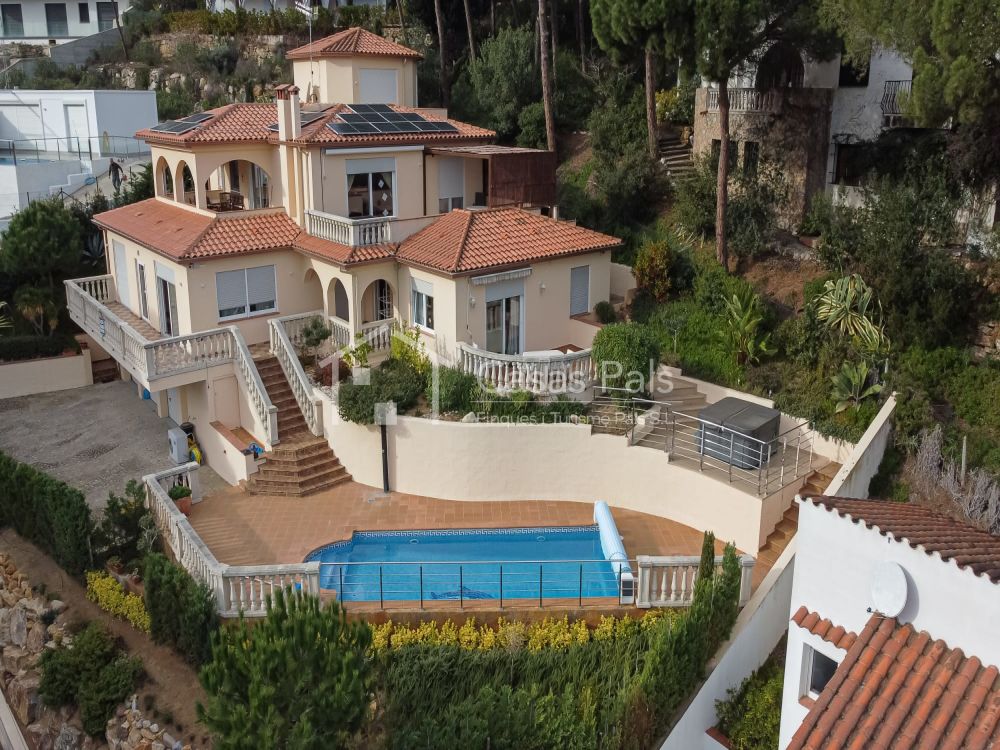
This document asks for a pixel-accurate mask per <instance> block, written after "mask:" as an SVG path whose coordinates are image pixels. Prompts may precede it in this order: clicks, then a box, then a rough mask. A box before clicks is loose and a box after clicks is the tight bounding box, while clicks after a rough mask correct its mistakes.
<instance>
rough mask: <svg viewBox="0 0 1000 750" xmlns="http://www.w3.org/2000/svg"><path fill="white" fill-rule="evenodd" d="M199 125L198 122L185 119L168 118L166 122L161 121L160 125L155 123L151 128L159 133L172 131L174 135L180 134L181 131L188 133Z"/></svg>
mask: <svg viewBox="0 0 1000 750" xmlns="http://www.w3.org/2000/svg"><path fill="white" fill-rule="evenodd" d="M197 126H198V123H196V122H184V121H183V120H167V121H166V122H161V123H160V124H159V125H154V126H153V127H151V128H150V130H154V131H156V132H157V133H172V134H174V135H179V134H181V133H186V132H187V131H189V130H193V129H194V128H196V127H197Z"/></svg>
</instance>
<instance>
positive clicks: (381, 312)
mask: <svg viewBox="0 0 1000 750" xmlns="http://www.w3.org/2000/svg"><path fill="white" fill-rule="evenodd" d="M393 297H394V295H393V292H392V285H391V284H390V283H389V282H388V281H386V280H385V279H375V281H373V282H372V283H371V284H369V285H368V287H367V288H366V289H365V292H364V294H362V295H361V325H362V326H364V325H365V324H367V323H384V322H386V321H390V320H392V319H393Z"/></svg>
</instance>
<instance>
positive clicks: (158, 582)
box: [143, 554, 219, 664]
mask: <svg viewBox="0 0 1000 750" xmlns="http://www.w3.org/2000/svg"><path fill="white" fill-rule="evenodd" d="M143 582H144V584H145V591H144V593H145V602H146V610H147V611H148V612H149V618H150V633H151V634H152V636H153V640H155V641H156V642H157V643H166V644H168V645H170V646H172V647H173V648H174V649H176V650H177V651H178V652H179V653H180V654H181V655H182V656H183V657H184V658H185V659H187V660H188V661H189V662H191V663H192V664H203V663H204V662H205V661H207V660H208V658H209V656H210V655H211V652H212V646H211V644H212V641H211V639H212V633H213V632H214V631H215V630H216V629H217V628H218V626H219V618H218V614H217V612H216V603H215V595H214V594H213V593H212V591H211V589H209V588H208V587H207V586H205V585H204V584H202V583H199V582H198V581H196V580H195V579H194V578H192V577H191V576H190V575H189V574H188V572H187V571H186V570H184V569H183V568H181V567H180V566H179V565H175V564H174V563H172V562H170V560H168V559H167V558H166V557H164V556H163V555H160V554H151V555H148V556H147V557H146V563H145V568H144V571H143Z"/></svg>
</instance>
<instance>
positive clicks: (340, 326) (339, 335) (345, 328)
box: [327, 316, 354, 349]
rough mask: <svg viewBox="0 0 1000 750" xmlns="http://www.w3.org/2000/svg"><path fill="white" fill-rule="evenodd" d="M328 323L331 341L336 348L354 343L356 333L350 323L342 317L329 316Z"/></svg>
mask: <svg viewBox="0 0 1000 750" xmlns="http://www.w3.org/2000/svg"><path fill="white" fill-rule="evenodd" d="M327 323H328V324H329V326H330V343H331V345H332V346H333V347H334V348H336V349H343V348H344V347H346V346H350V345H351V344H353V343H354V333H353V332H352V331H351V327H350V325H348V324H347V323H346V322H345V321H343V320H341V319H340V318H334V317H332V316H331V317H329V318H327Z"/></svg>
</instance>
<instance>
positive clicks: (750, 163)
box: [743, 141, 760, 174]
mask: <svg viewBox="0 0 1000 750" xmlns="http://www.w3.org/2000/svg"><path fill="white" fill-rule="evenodd" d="M759 162H760V144H759V143H757V141H747V142H746V143H744V144H743V173H744V174H757V164H758V163H759Z"/></svg>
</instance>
